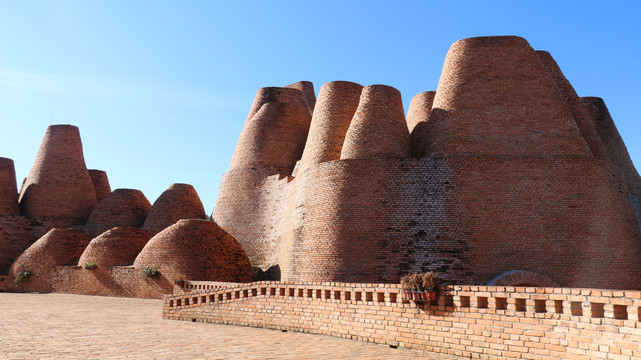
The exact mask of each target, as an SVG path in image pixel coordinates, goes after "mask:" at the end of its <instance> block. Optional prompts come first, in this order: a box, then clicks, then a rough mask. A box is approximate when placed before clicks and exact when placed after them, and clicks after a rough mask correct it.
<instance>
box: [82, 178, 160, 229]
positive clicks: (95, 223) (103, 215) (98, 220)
mask: <svg viewBox="0 0 641 360" xmlns="http://www.w3.org/2000/svg"><path fill="white" fill-rule="evenodd" d="M149 209H151V204H150V203H149V200H147V198H146V197H145V195H144V194H143V193H142V191H140V190H133V189H116V190H114V191H113V192H112V193H111V194H109V195H108V196H107V197H106V198H104V199H102V201H100V202H99V203H98V205H96V208H95V209H94V210H93V211H92V212H91V215H90V216H89V219H87V224H86V226H85V228H86V230H87V233H88V234H89V235H90V236H91V237H92V238H93V237H96V236H98V235H100V234H102V233H103V232H105V231H107V230H109V229H111V228H114V227H117V226H123V227H135V228H139V227H141V226H142V225H143V224H144V223H145V218H146V217H147V214H148V213H149Z"/></svg>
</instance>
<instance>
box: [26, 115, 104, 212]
mask: <svg viewBox="0 0 641 360" xmlns="http://www.w3.org/2000/svg"><path fill="white" fill-rule="evenodd" d="M96 203H97V200H96V192H95V190H94V187H93V184H92V182H91V177H90V176H89V172H88V171H87V167H86V166H85V159H84V156H83V153H82V142H81V141H80V131H79V130H78V128H77V127H75V126H72V125H52V126H49V127H48V128H47V132H46V133H45V136H44V139H43V140H42V144H41V145H40V150H39V151H38V155H37V156H36V160H35V162H34V164H33V167H32V168H31V171H30V172H29V175H28V176H27V179H26V181H25V183H24V184H23V186H22V189H21V192H20V210H21V213H22V215H26V216H43V217H54V218H65V219H68V221H67V225H81V224H83V223H84V222H85V220H86V219H87V217H88V216H89V214H90V213H91V210H92V209H93V208H94V206H96Z"/></svg>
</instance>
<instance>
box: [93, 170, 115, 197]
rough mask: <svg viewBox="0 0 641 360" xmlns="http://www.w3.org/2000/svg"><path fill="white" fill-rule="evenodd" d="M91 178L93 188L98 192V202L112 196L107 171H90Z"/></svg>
mask: <svg viewBox="0 0 641 360" xmlns="http://www.w3.org/2000/svg"><path fill="white" fill-rule="evenodd" d="M89 176H91V182H92V183H93V188H94V190H95V191H96V198H97V199H98V202H100V200H102V199H104V198H106V197H107V196H108V195H109V194H111V186H110V185H109V178H108V177H107V173H106V172H105V171H102V170H96V169H89Z"/></svg>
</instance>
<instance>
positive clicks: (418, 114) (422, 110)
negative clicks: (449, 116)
mask: <svg viewBox="0 0 641 360" xmlns="http://www.w3.org/2000/svg"><path fill="white" fill-rule="evenodd" d="M435 95H436V91H424V92H422V93H419V94H417V95H416V96H414V97H413V98H412V102H410V108H409V110H408V111H407V127H408V128H409V130H410V138H411V140H412V156H414V157H415V158H421V157H423V156H424V155H425V152H424V149H423V148H424V146H425V137H426V136H427V122H428V121H429V119H430V113H431V112H432V103H433V102H434V96H435Z"/></svg>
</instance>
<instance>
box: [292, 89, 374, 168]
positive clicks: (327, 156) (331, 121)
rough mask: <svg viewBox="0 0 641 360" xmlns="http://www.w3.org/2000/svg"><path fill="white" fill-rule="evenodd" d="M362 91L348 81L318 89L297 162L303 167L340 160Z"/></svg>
mask: <svg viewBox="0 0 641 360" xmlns="http://www.w3.org/2000/svg"><path fill="white" fill-rule="evenodd" d="M362 90H363V86H362V85H359V84H356V83H353V82H349V81H332V82H329V83H326V84H324V85H323V86H321V88H320V92H319V94H318V101H317V102H316V108H315V110H314V115H313V116H312V122H311V125H310V129H309V136H308V137H307V143H306V144H305V151H304V152H303V156H302V158H301V161H300V162H301V164H304V165H303V166H304V167H307V166H311V165H314V164H318V163H321V162H327V161H332V160H339V159H340V157H341V150H342V149H343V142H344V141H345V134H346V133H347V129H349V124H350V122H351V121H352V117H354V113H355V112H356V108H357V107H358V102H359V100H360V97H361V91H362Z"/></svg>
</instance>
